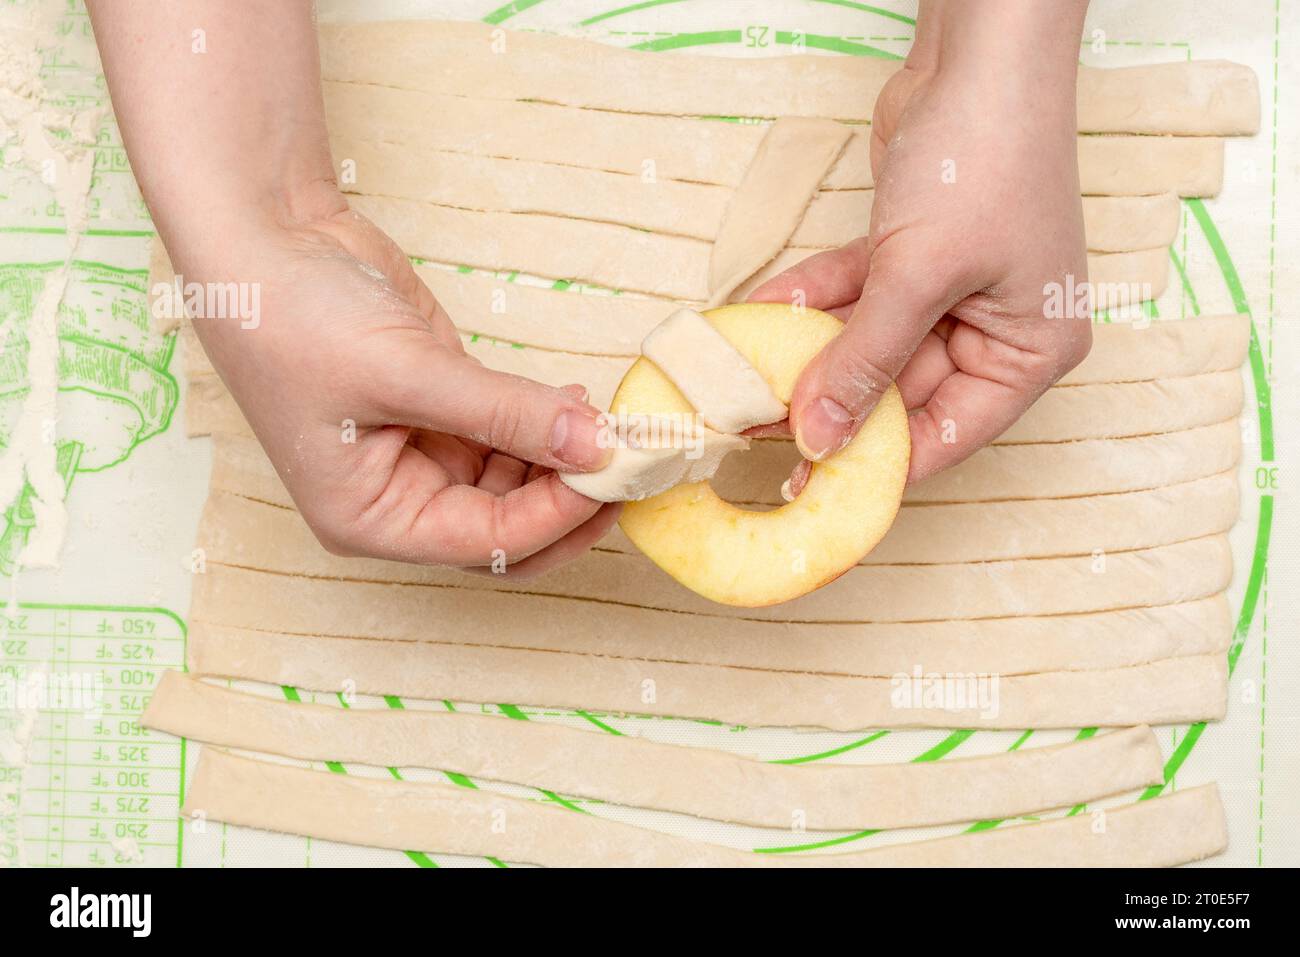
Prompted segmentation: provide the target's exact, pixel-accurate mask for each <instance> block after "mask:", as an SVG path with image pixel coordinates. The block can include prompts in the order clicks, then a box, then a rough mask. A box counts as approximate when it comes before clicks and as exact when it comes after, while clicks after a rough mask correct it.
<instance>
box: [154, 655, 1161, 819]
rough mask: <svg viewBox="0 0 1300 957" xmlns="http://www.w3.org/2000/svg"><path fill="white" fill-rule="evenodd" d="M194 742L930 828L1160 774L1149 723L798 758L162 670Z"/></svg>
mask: <svg viewBox="0 0 1300 957" xmlns="http://www.w3.org/2000/svg"><path fill="white" fill-rule="evenodd" d="M140 723H141V724H142V725H143V726H144V727H148V728H156V729H159V730H162V731H166V732H168V733H170V734H175V735H178V736H180V737H184V738H188V739H190V740H195V741H202V742H204V743H206V744H217V745H221V746H223V747H231V748H239V749H241V750H246V751H261V752H264V753H268V754H278V755H283V756H285V757H290V758H299V759H306V760H311V761H339V762H344V763H347V764H354V763H362V764H367V765H371V766H378V767H401V768H405V767H418V768H435V769H438V770H442V771H454V772H457V773H460V774H467V775H472V776H474V777H477V778H487V779H489V780H496V781H508V782H512V783H515V784H524V785H531V786H533V787H542V788H547V789H550V790H553V791H558V792H560V793H563V794H575V795H578V796H581V797H588V798H595V799H597V800H600V801H606V802H611V803H615V804H622V805H628V806H633V807H643V808H652V809H655V810H664V811H676V812H679V813H685V814H693V815H695V816H697V817H706V818H712V819H714V820H721V821H735V822H739V823H742V824H750V825H753V826H756V827H778V828H779V827H789V826H790V823H791V821H792V820H793V819H794V815H795V814H796V813H802V816H803V819H804V824H805V826H806V827H807V828H809V829H810V830H849V829H851V830H862V829H866V828H893V827H919V826H925V825H933V824H946V823H950V822H956V821H971V820H989V819H1001V818H1007V817H1016V816H1018V815H1021V814H1026V813H1030V812H1033V811H1043V810H1047V809H1049V808H1057V807H1069V806H1072V805H1075V804H1080V803H1083V802H1085V801H1091V800H1093V799H1095V798H1100V797H1105V796H1107V795H1111V794H1118V793H1120V792H1123V791H1129V790H1132V789H1133V788H1137V787H1144V786H1149V785H1153V784H1160V783H1161V781H1162V775H1161V769H1162V764H1163V761H1162V758H1161V754H1160V747H1159V745H1157V744H1156V740H1155V736H1154V735H1153V734H1152V733H1151V729H1150V728H1146V727H1137V728H1125V729H1122V730H1119V731H1115V732H1113V733H1111V734H1102V735H1096V736H1094V737H1092V738H1087V739H1084V740H1081V741H1074V742H1070V743H1067V744H1058V745H1049V746H1047V747H1030V748H1023V749H1020V750H1017V751H1009V752H1002V753H997V754H992V755H988V756H985V757H972V758H955V759H950V760H946V761H921V762H906V763H903V764H868V765H846V764H829V763H820V764H814V765H808V766H803V767H799V766H790V765H782V764H773V763H768V762H765V761H759V760H756V759H754V758H751V757H747V756H742V755H738V754H731V753H728V752H726V751H719V750H714V749H712V748H702V747H687V746H682V745H675V744H661V743H659V742H656V741H651V740H648V739H645V738H640V737H636V736H631V735H610V734H605V733H603V732H597V731H585V730H579V729H577V728H570V727H565V726H563V725H558V724H551V723H547V722H538V721H513V720H510V719H508V718H505V717H498V716H493V715H484V714H465V713H453V712H447V711H430V710H427V709H423V708H418V709H417V708H412V709H391V708H361V707H354V708H352V709H347V710H345V709H343V708H338V707H324V706H321V705H315V704H302V703H298V704H291V703H289V702H287V701H275V700H271V699H268V698H264V697H261V696H260V695H252V694H242V693H240V692H238V691H231V690H228V689H225V688H219V687H216V686H215V685H211V684H207V683H205V682H202V681H199V680H196V679H194V678H191V677H189V676H187V675H184V674H182V673H181V672H178V671H167V672H164V674H163V677H162V681H160V682H159V684H158V688H157V689H156V690H155V691H154V693H153V696H152V697H151V698H150V701H149V707H148V710H147V711H146V712H145V714H144V716H143V717H142V718H141V721H140Z"/></svg>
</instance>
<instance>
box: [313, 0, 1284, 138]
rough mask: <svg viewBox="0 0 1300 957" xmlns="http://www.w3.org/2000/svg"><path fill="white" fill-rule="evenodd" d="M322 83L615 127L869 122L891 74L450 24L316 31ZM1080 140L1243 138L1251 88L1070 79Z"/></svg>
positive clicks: (1210, 64)
mask: <svg viewBox="0 0 1300 957" xmlns="http://www.w3.org/2000/svg"><path fill="white" fill-rule="evenodd" d="M320 40H321V75H322V76H323V77H324V78H325V79H326V80H341V81H347V82H358V83H372V84H376V85H379V86H390V87H399V88H404V89H415V90H426V91H430V92H436V93H444V94H453V95H456V96H466V97H474V98H478V99H489V100H540V101H542V102H545V103H561V104H565V105H567V106H577V107H585V108H592V109H598V110H610V111H615V112H620V113H661V114H668V115H676V116H692V115H693V116H736V117H763V116H809V117H827V118H830V119H841V120H858V121H870V119H871V113H872V110H873V108H874V106H875V101H876V96H877V95H878V94H879V92H880V90H881V88H882V87H883V86H884V84H885V82H886V81H887V80H888V79H889V77H890V76H892V75H893V74H894V72H895V71H897V70H898V68H899V67H900V66H901V63H900V62H899V61H898V60H885V59H882V58H878V57H825V56H808V55H803V56H777V57H759V58H753V57H750V58H731V57H727V58H721V57H708V56H689V55H679V56H669V57H664V56H661V55H657V54H654V53H646V52H640V51H636V50H626V49H621V48H619V47H615V46H611V45H609V44H603V43H593V42H591V41H588V40H577V39H571V38H566V37H556V36H548V35H545V34H541V33H524V32H513V31H506V30H501V29H500V28H494V27H491V26H488V25H486V24H477V23H460V22H449V21H427V20H416V21H389V22H371V23H348V24H323V25H322V26H321V29H320ZM1078 116H1079V129H1080V130H1081V131H1084V132H1092V133H1113V132H1130V133H1179V134H1190V135H1198V134H1199V135H1206V134H1209V135H1218V136H1225V135H1236V134H1245V135H1250V134H1253V133H1255V132H1257V131H1258V129H1259V88H1258V83H1257V82H1256V79H1255V73H1254V71H1253V70H1251V69H1250V68H1249V67H1246V66H1242V65H1240V64H1235V63H1228V62H1225V61H1220V60H1204V61H1191V62H1177V61H1175V62H1172V63H1161V64H1156V65H1152V66H1133V67H1119V68H1117V69H1097V68H1094V67H1082V68H1081V69H1080V70H1079V97H1078Z"/></svg>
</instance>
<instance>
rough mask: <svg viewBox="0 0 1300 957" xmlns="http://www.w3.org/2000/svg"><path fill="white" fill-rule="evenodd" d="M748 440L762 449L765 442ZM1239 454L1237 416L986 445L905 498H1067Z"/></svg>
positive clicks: (1226, 462)
mask: <svg viewBox="0 0 1300 957" xmlns="http://www.w3.org/2000/svg"><path fill="white" fill-rule="evenodd" d="M754 445H755V449H761V448H762V446H763V443H759V442H756V443H754ZM751 454H753V453H751ZM1240 457H1241V428H1240V426H1238V424H1237V420H1236V419H1228V420H1226V421H1223V422H1219V423H1217V424H1215V425H1206V426H1202V427H1200V428H1197V429H1187V430H1185V431H1183V432H1165V433H1163V434H1160V435H1141V436H1136V437H1134V438H1131V439H1092V440H1089V441H1083V442H1052V443H1048V444H1044V445H991V446H989V447H988V448H984V449H980V450H979V451H978V452H976V453H975V454H974V455H972V456H971V457H970V458H969V459H967V460H966V461H965V462H962V463H961V464H960V465H958V466H956V467H955V468H951V469H948V470H947V471H945V472H940V473H939V474H938V475H935V476H932V477H931V478H928V479H926V480H925V481H923V482H919V483H918V484H916V485H913V486H911V487H909V488H908V490H907V496H906V498H905V501H908V502H985V501H1005V500H1009V499H1024V498H1065V497H1067V496H1072V495H1099V494H1103V493H1108V492H1128V491H1133V490H1135V489H1146V488H1159V487H1160V486H1162V485H1173V484H1175V483H1178V482H1188V481H1191V480H1192V479H1196V478H1204V477H1205V476H1207V475H1217V474H1218V473H1219V472H1226V471H1227V470H1228V469H1230V468H1233V467H1234V466H1236V464H1237V461H1238V459H1239V458H1240Z"/></svg>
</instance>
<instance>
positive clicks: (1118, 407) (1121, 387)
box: [187, 297, 1242, 484]
mask: <svg viewBox="0 0 1300 957" xmlns="http://www.w3.org/2000/svg"><path fill="white" fill-rule="evenodd" d="M525 298H527V297H525ZM589 298H595V297H589ZM462 341H463V342H464V345H465V349H466V351H467V352H469V353H470V354H471V355H473V356H474V357H475V358H477V359H479V361H481V362H482V363H483V364H484V365H485V366H487V367H488V368H490V369H496V370H498V371H501V372H510V373H513V374H516V375H521V376H526V377H528V378H530V379H535V380H537V381H539V382H543V383H545V384H547V385H553V386H562V385H567V384H568V383H571V382H580V383H582V384H583V385H585V386H586V387H587V390H588V395H589V399H590V401H591V402H592V404H593V405H595V406H596V407H597V408H602V409H605V408H608V407H609V403H610V402H611V401H612V399H613V395H614V392H615V391H616V390H617V388H618V384H619V382H620V381H622V378H623V376H624V374H625V373H626V372H627V369H628V367H629V366H630V365H631V363H632V362H633V361H634V360H632V359H630V358H624V357H621V356H603V355H590V356H589V355H580V354H576V353H572V352H556V351H552V350H549V349H535V348H526V347H520V346H517V345H514V344H512V343H509V342H504V341H501V340H489V339H485V338H483V337H481V336H474V335H470V334H464V333H462ZM201 378H202V377H201V376H194V377H193V378H192V380H191V393H190V401H189V406H188V409H187V414H188V415H189V418H188V419H187V426H188V427H189V428H190V434H192V435H202V434H207V433H210V432H214V431H216V432H241V433H245V434H251V433H250V431H249V428H248V426H247V425H246V424H244V423H243V416H242V413H240V412H239V410H238V407H237V406H236V405H235V403H234V401H233V399H231V398H230V397H229V396H228V395H226V394H225V391H224V388H223V386H222V384H221V383H220V381H219V380H216V379H215V378H213V379H212V380H211V381H206V382H204V381H201ZM208 406H210V407H208ZM1241 407H1242V381H1241V375H1240V373H1239V372H1238V371H1236V370H1235V369H1233V370H1227V371H1224V372H1211V373H1203V374H1201V375H1197V376H1185V377H1179V378H1168V379H1157V380H1144V381H1138V382H1112V383H1096V384H1086V385H1074V386H1068V387H1063V388H1052V389H1048V390H1047V391H1046V392H1045V393H1044V394H1043V395H1042V397H1041V398H1039V400H1038V401H1037V402H1036V403H1034V405H1032V406H1031V407H1030V408H1029V410H1028V411H1026V412H1025V414H1024V415H1023V416H1021V418H1020V420H1019V421H1018V422H1016V423H1015V424H1014V425H1012V426H1011V428H1010V429H1008V430H1007V431H1006V432H1004V433H1003V434H1002V435H1000V436H998V438H997V439H995V440H994V443H993V444H994V445H1008V444H1023V443H1041V442H1066V441H1076V440H1082V439H1106V438H1125V437H1130V436H1138V435H1152V434H1155V433H1160V432H1177V431H1180V430H1185V429H1191V428H1197V427H1200V426H1205V425H1211V424H1213V423H1216V422H1222V421H1224V420H1226V419H1228V418H1230V417H1233V416H1236V415H1237V414H1238V413H1239V412H1240V411H1241ZM958 427H959V428H960V420H958ZM778 484H779V483H778Z"/></svg>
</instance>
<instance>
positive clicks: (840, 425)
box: [794, 396, 853, 462]
mask: <svg viewBox="0 0 1300 957" xmlns="http://www.w3.org/2000/svg"><path fill="white" fill-rule="evenodd" d="M852 425H853V416H851V415H849V410H848V409H846V408H844V406H842V405H840V404H839V403H838V402H836V401H835V400H834V399H828V398H827V397H826V396H822V397H821V398H819V399H816V400H814V401H813V402H811V403H809V404H808V406H807V407H806V408H805V409H804V411H803V414H802V415H800V416H799V428H798V429H797V430H796V431H795V434H794V441H795V445H797V446H798V447H799V451H800V452H801V453H802V454H803V457H804V458H806V459H808V460H810V461H812V462H820V461H821V460H822V459H824V458H826V456H828V455H832V454H834V453H836V452H838V451H839V450H840V449H842V448H844V446H845V445H847V444H848V441H849V435H850V429H851V427H852Z"/></svg>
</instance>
